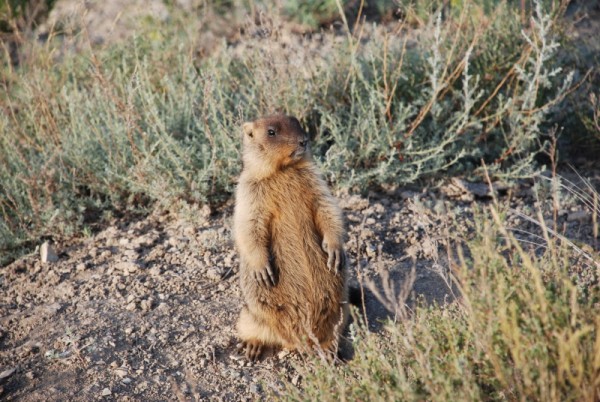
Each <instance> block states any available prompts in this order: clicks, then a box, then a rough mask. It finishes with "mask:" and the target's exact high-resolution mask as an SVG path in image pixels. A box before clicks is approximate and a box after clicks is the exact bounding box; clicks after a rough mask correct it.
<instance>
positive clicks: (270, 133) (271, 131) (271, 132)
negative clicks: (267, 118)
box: [267, 128, 275, 137]
mask: <svg viewBox="0 0 600 402" xmlns="http://www.w3.org/2000/svg"><path fill="white" fill-rule="evenodd" d="M267 134H269V137H275V130H273V129H272V128H270V129H269V130H268V131H267Z"/></svg>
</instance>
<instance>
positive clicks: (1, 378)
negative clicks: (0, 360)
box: [0, 367, 17, 384]
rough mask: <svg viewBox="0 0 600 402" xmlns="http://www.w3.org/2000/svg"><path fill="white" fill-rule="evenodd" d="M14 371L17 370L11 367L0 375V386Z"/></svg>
mask: <svg viewBox="0 0 600 402" xmlns="http://www.w3.org/2000/svg"><path fill="white" fill-rule="evenodd" d="M16 371H17V369H16V368H14V367H13V368H11V369H8V370H4V371H3V372H2V373H0V384H4V383H5V382H6V381H7V380H8V379H9V378H10V377H12V375H13V374H14V373H15V372H16Z"/></svg>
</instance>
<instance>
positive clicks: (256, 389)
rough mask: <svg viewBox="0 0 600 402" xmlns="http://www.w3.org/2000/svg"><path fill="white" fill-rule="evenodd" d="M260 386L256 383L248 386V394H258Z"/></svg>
mask: <svg viewBox="0 0 600 402" xmlns="http://www.w3.org/2000/svg"><path fill="white" fill-rule="evenodd" d="M260 391H261V389H260V385H259V384H257V383H252V384H250V392H252V393H253V394H260Z"/></svg>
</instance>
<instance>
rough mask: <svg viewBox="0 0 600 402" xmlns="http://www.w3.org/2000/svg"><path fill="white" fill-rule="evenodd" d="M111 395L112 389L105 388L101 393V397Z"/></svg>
mask: <svg viewBox="0 0 600 402" xmlns="http://www.w3.org/2000/svg"><path fill="white" fill-rule="evenodd" d="M111 394H112V392H111V391H110V389H109V388H104V389H103V390H102V393H100V395H101V396H109V395H111Z"/></svg>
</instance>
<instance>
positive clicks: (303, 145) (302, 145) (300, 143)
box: [298, 140, 308, 147]
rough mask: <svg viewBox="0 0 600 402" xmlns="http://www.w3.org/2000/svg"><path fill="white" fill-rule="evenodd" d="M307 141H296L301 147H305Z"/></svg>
mask: <svg viewBox="0 0 600 402" xmlns="http://www.w3.org/2000/svg"><path fill="white" fill-rule="evenodd" d="M307 142H308V141H306V140H302V141H300V142H298V144H299V145H300V146H301V147H305V146H306V143H307Z"/></svg>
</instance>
